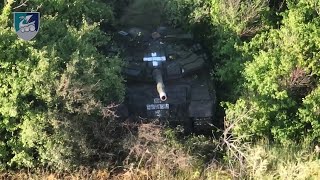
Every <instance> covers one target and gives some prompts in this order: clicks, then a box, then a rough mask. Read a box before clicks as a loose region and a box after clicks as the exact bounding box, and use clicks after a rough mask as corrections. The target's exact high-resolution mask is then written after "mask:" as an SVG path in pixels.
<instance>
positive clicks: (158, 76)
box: [152, 69, 167, 101]
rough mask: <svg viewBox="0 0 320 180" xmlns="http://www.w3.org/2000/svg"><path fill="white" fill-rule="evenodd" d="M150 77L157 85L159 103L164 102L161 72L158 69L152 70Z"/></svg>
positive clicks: (165, 98)
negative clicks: (151, 76)
mask: <svg viewBox="0 0 320 180" xmlns="http://www.w3.org/2000/svg"><path fill="white" fill-rule="evenodd" d="M152 75H153V78H154V80H155V81H156V83H157V91H158V93H159V97H160V99H161V101H166V100H167V94H166V92H165V89H164V84H163V80H162V73H161V70H159V69H155V70H153V73H152Z"/></svg>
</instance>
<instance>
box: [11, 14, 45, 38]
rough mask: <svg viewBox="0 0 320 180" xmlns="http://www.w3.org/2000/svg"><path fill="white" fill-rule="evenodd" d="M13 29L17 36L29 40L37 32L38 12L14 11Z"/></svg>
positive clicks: (38, 24)
mask: <svg viewBox="0 0 320 180" xmlns="http://www.w3.org/2000/svg"><path fill="white" fill-rule="evenodd" d="M13 14H14V29H15V31H16V33H17V35H18V36H19V38H21V39H23V40H26V41H29V40H31V39H32V38H34V37H35V36H36V35H37V33H38V32H39V27H40V13H39V12H14V13H13Z"/></svg>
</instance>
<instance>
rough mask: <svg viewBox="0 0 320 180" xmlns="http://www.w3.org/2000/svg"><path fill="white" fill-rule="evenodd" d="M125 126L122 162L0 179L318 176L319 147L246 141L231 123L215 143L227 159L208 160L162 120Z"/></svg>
mask: <svg viewBox="0 0 320 180" xmlns="http://www.w3.org/2000/svg"><path fill="white" fill-rule="evenodd" d="M122 126H123V128H125V129H127V131H129V132H130V133H128V135H127V136H122V137H125V139H123V142H125V143H124V144H123V150H124V151H125V150H127V151H128V154H127V156H126V158H122V159H123V161H122V162H121V165H119V166H116V165H113V166H111V167H110V168H109V169H106V168H101V169H99V168H96V169H90V168H86V167H82V168H79V169H78V170H75V171H70V172H51V171H49V170H45V169H41V170H32V171H31V170H30V171H20V172H5V173H2V174H0V179H48V180H54V179H70V180H78V179H79V180H80V179H115V180H122V179H124V180H127V179H130V180H136V179H137V180H140V179H141V180H148V179H150V180H153V179H159V180H160V179H161V180H162V179H178V180H179V179H188V180H189V179H194V180H199V179H210V180H211V179H212V180H213V179H286V180H287V179H289V180H290V179H292V180H293V179H320V160H319V155H320V154H319V152H318V151H317V150H318V149H317V147H318V146H316V147H315V148H314V149H312V148H303V147H302V145H301V146H300V145H295V146H287V147H284V146H275V145H270V144H269V143H268V142H267V141H264V142H261V143H259V144H256V145H252V144H251V145H250V144H242V143H241V141H240V139H237V137H233V136H231V135H232V133H231V130H232V127H233V126H232V124H231V126H228V127H226V130H225V131H224V133H223V134H222V136H221V138H220V139H217V140H216V142H214V143H217V142H218V143H219V144H218V146H219V147H220V148H223V150H224V153H225V157H224V159H223V160H222V159H220V160H219V161H218V160H215V159H212V161H211V163H209V164H206V163H204V162H202V161H199V159H197V157H196V156H194V155H192V153H191V152H190V151H188V150H186V148H185V146H186V144H183V143H181V142H179V141H178V140H177V139H174V138H172V136H171V135H170V134H169V135H168V134H167V132H168V131H166V129H165V128H164V127H163V126H161V125H158V124H155V123H142V124H141V123H128V122H127V123H126V124H123V125H122ZM169 132H174V131H169ZM199 143H200V144H201V142H199ZM206 143H207V142H206ZM212 151H217V149H212Z"/></svg>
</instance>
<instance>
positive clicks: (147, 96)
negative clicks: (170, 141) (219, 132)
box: [118, 27, 216, 132]
mask: <svg viewBox="0 0 320 180" xmlns="http://www.w3.org/2000/svg"><path fill="white" fill-rule="evenodd" d="M118 35H119V37H120V42H122V43H121V45H122V47H121V49H122V50H124V51H123V53H122V56H123V59H124V60H125V62H126V66H125V69H124V70H123V74H124V76H125V77H126V81H127V86H126V87H127V88H126V97H125V101H124V103H123V106H122V108H123V109H125V110H122V113H120V114H121V115H122V116H131V117H145V118H158V119H161V120H166V121H168V122H170V124H173V125H183V126H184V127H185V131H186V132H192V131H194V130H197V129H199V130H202V129H203V128H207V127H210V126H209V123H211V121H212V117H213V115H214V109H215V102H216V97H215V92H214V90H212V89H211V90H209V87H208V83H207V82H206V81H207V79H208V78H207V76H208V74H206V73H204V72H203V69H204V66H205V64H206V63H205V62H206V59H207V56H206V54H205V53H204V52H203V50H202V48H201V46H200V44H197V43H194V40H193V36H192V35H191V34H189V33H183V32H182V31H181V30H175V29H169V28H167V27H160V28H158V29H157V30H156V31H154V32H152V33H149V32H147V31H144V30H142V29H139V28H130V29H128V30H127V31H125V30H122V31H119V32H118Z"/></svg>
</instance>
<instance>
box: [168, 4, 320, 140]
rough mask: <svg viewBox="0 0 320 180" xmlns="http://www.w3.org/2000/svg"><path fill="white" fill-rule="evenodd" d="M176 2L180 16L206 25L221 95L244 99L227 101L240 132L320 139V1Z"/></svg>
mask: <svg viewBox="0 0 320 180" xmlns="http://www.w3.org/2000/svg"><path fill="white" fill-rule="evenodd" d="M168 2H169V8H168V10H169V12H170V13H169V14H174V16H173V19H172V22H173V23H175V24H183V25H184V26H187V27H194V26H196V27H197V26H200V27H202V29H201V28H194V29H196V30H198V31H195V33H203V32H206V34H205V35H202V36H201V37H202V41H203V44H204V45H205V46H206V48H207V49H208V50H209V51H210V52H211V54H212V56H211V57H212V62H213V63H212V66H213V67H212V69H213V74H212V75H213V77H214V78H215V79H216V80H217V81H218V86H217V87H218V88H220V89H218V90H217V92H218V97H220V101H229V102H230V101H231V102H233V103H234V102H236V103H235V104H232V103H223V106H224V107H225V108H226V115H227V116H226V118H227V122H226V123H227V124H229V125H230V124H233V125H234V126H235V128H234V129H235V130H234V134H236V135H240V136H241V135H246V136H248V139H251V140H253V139H257V138H261V137H267V138H269V139H271V140H276V141H280V142H283V143H284V142H286V141H287V140H298V141H300V140H302V139H305V138H307V139H309V140H312V141H318V138H319V132H320V131H319V130H320V129H319V119H320V116H319V108H318V106H319V105H318V103H319V102H318V101H319V93H318V91H319V70H320V67H319V52H320V48H319V47H320V43H319V39H320V32H319V27H320V19H319V15H320V3H319V1H317V0H298V1H297V0H292V1H286V2H273V1H270V2H269V4H268V2H267V1H263V0H255V1H246V0H239V1H228V0H227V1H220V0H214V1H201V2H199V1H175V0H171V1H168ZM179 19H180V20H182V21H178V20H179ZM186 22H187V23H186ZM203 27H206V30H205V31H204V30H203ZM208 28H209V29H210V30H207V29H208ZM199 29H200V31H199Z"/></svg>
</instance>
